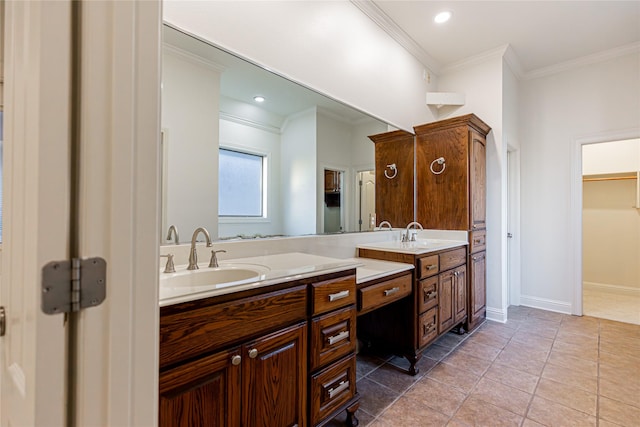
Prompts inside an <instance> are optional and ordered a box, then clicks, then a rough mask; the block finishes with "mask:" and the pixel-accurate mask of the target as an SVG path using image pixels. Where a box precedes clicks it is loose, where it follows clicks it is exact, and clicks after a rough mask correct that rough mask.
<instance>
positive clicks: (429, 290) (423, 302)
mask: <svg viewBox="0 0 640 427" xmlns="http://www.w3.org/2000/svg"><path fill="white" fill-rule="evenodd" d="M437 305H438V276H433V277H428V278H426V279H423V280H421V281H420V283H419V286H418V313H424V312H425V311H427V310H429V309H430V308H432V307H435V306H437Z"/></svg>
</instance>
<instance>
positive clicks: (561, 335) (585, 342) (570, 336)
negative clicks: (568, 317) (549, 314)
mask: <svg viewBox="0 0 640 427" xmlns="http://www.w3.org/2000/svg"><path fill="white" fill-rule="evenodd" d="M556 341H561V342H564V343H567V344H574V345H582V346H592V347H597V346H598V332H597V331H595V332H593V333H591V334H589V335H582V334H576V333H573V332H570V331H566V330H565V329H562V328H560V330H559V331H558V335H556Z"/></svg>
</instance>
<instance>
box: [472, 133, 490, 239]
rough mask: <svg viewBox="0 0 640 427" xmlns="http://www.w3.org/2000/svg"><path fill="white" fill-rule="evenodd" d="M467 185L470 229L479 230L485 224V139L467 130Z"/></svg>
mask: <svg viewBox="0 0 640 427" xmlns="http://www.w3.org/2000/svg"><path fill="white" fill-rule="evenodd" d="M469 144H470V151H471V153H470V158H469V187H470V192H471V195H470V218H469V223H470V224H471V229H473V230H480V229H483V228H486V226H487V208H486V195H487V166H486V164H487V163H486V162H487V160H486V159H487V154H486V145H487V143H486V140H485V138H484V137H483V136H482V135H481V134H479V133H478V132H475V131H469Z"/></svg>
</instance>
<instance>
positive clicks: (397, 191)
mask: <svg viewBox="0 0 640 427" xmlns="http://www.w3.org/2000/svg"><path fill="white" fill-rule="evenodd" d="M369 138H370V139H371V140H372V141H374V142H375V145H376V147H375V159H376V196H375V204H376V224H379V223H380V222H381V221H389V222H390V223H391V224H392V225H393V226H394V227H405V226H406V225H407V224H408V223H410V222H411V221H413V135H412V134H410V133H409V132H404V131H394V132H387V133H385V134H380V135H373V136H370V137H369ZM390 165H395V170H394V169H391V168H390V167H389V166H390ZM385 172H386V175H385ZM394 175H395V176H394Z"/></svg>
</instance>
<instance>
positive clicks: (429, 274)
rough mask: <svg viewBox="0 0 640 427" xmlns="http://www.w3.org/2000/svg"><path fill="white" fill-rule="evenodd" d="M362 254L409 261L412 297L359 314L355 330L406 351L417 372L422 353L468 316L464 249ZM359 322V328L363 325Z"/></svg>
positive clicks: (412, 371) (374, 344) (386, 346)
mask: <svg viewBox="0 0 640 427" xmlns="http://www.w3.org/2000/svg"><path fill="white" fill-rule="evenodd" d="M358 254H359V256H361V257H366V258H374V259H380V260H385V261H396V262H404V263H408V264H413V265H414V267H415V274H414V289H415V291H414V296H413V298H407V299H405V300H401V301H398V303H396V304H393V305H388V306H385V307H383V308H382V309H378V310H375V311H373V312H371V313H368V314H365V315H364V316H360V317H359V318H358V333H359V334H360V333H362V334H363V337H364V338H365V340H366V341H367V344H368V345H370V346H371V347H377V348H379V349H381V350H384V351H390V352H393V353H394V354H398V355H402V356H405V357H406V358H407V359H408V360H409V362H410V367H409V369H408V371H409V373H410V374H412V375H416V374H417V373H418V368H416V363H417V362H418V361H419V360H420V357H422V352H423V351H424V350H425V348H426V347H428V346H429V344H431V343H432V342H433V341H435V340H436V339H437V338H438V337H439V336H441V335H442V334H445V333H447V332H448V331H450V330H451V329H453V328H456V327H458V328H460V330H461V326H462V324H463V323H464V322H465V321H466V320H467V266H466V262H467V249H466V247H465V246H460V247H457V248H452V249H447V250H443V251H439V252H435V253H428V254H424V255H412V254H405V253H397V252H385V251H380V250H372V249H359V250H358ZM361 323H362V327H361Z"/></svg>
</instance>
